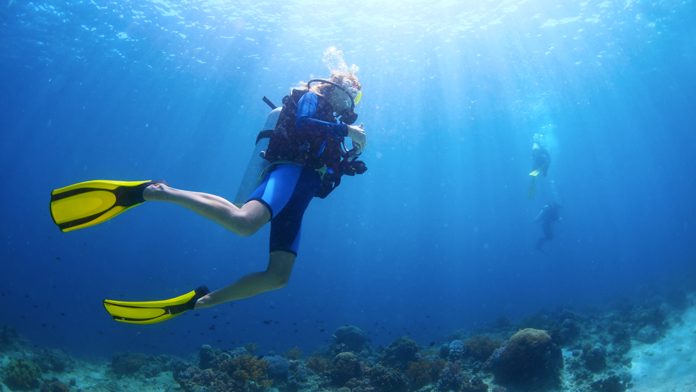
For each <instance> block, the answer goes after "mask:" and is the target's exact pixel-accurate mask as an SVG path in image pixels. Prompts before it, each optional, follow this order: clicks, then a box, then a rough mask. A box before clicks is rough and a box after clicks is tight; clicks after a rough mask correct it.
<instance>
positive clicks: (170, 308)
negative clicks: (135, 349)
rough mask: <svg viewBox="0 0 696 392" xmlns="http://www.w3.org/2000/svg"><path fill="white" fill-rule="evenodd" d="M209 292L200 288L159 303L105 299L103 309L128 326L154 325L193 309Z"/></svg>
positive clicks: (205, 288) (204, 288) (202, 287)
mask: <svg viewBox="0 0 696 392" xmlns="http://www.w3.org/2000/svg"><path fill="white" fill-rule="evenodd" d="M209 292H210V291H209V290H208V288H207V287H205V286H201V287H199V288H197V289H195V290H192V291H189V292H188V293H186V294H183V295H180V296H178V297H174V298H170V299H165V300H159V301H118V300H111V299H105V300H104V308H105V309H106V311H107V312H108V313H109V314H110V315H111V317H113V319H114V320H116V321H120V322H122V323H129V324H155V323H159V322H162V321H167V320H169V319H171V318H173V317H176V316H178V315H180V314H181V313H183V312H185V311H187V310H191V309H193V307H194V306H195V305H196V301H198V299H199V298H201V297H203V296H205V295H206V294H208V293H209Z"/></svg>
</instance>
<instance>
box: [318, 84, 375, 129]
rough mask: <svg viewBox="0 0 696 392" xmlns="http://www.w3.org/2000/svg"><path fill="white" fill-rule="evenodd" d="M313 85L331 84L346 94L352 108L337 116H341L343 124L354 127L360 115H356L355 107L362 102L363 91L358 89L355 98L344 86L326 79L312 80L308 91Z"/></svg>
mask: <svg viewBox="0 0 696 392" xmlns="http://www.w3.org/2000/svg"><path fill="white" fill-rule="evenodd" d="M313 83H326V84H330V85H332V86H333V87H335V88H337V89H339V90H340V91H342V92H343V93H345V94H346V97H347V98H348V99H347V101H348V102H350V108H349V109H346V110H344V111H342V112H339V113H337V114H338V115H339V116H340V120H341V122H343V123H346V124H348V125H352V124H353V123H355V121H356V120H357V119H358V114H357V113H355V105H357V104H358V103H359V102H360V99H361V98H362V91H360V90H357V89H356V90H357V94H356V95H355V97H353V95H352V94H351V93H350V92H348V90H347V89H346V88H345V87H344V86H341V85H340V84H338V83H334V82H332V81H330V80H326V79H312V80H310V81H309V82H307V89H308V90H309V89H311V85H312V84H313Z"/></svg>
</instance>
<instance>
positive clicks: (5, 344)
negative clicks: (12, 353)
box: [0, 325, 19, 351]
mask: <svg viewBox="0 0 696 392" xmlns="http://www.w3.org/2000/svg"><path fill="white" fill-rule="evenodd" d="M18 340H19V335H17V331H15V330H14V329H12V328H10V327H8V326H5V325H0V351H2V350H6V349H8V348H10V347H12V346H13V345H14V344H15V343H16V342H17V341H18Z"/></svg>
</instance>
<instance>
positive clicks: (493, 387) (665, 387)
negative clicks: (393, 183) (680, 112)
mask: <svg viewBox="0 0 696 392" xmlns="http://www.w3.org/2000/svg"><path fill="white" fill-rule="evenodd" d="M695 303H696V297H695V296H694V295H691V296H689V295H687V294H685V293H681V294H678V295H671V296H670V297H669V298H666V297H662V298H655V299H654V300H651V301H649V302H645V301H644V302H642V303H641V304H630V303H622V304H619V305H615V306H613V307H612V308H611V309H610V310H607V309H604V310H592V311H590V310H584V311H572V310H568V309H560V310H555V311H545V312H540V313H537V314H534V315H532V316H530V317H528V318H526V319H524V320H522V321H519V322H510V321H508V320H505V319H500V320H497V321H496V322H495V323H493V324H492V325H490V326H489V327H487V328H485V329H481V330H478V331H469V332H460V333H454V334H453V335H452V336H449V337H446V338H443V339H442V341H440V342H436V343H431V344H428V345H427V346H422V345H421V344H420V343H419V342H416V341H414V340H412V339H411V338H409V337H407V336H404V337H401V338H398V339H396V340H394V341H393V342H392V343H391V344H389V345H387V346H382V347H375V346H373V345H372V344H371V342H370V338H369V335H368V334H367V333H366V332H365V331H364V330H362V329H361V328H360V327H358V326H352V325H347V326H342V327H340V328H338V329H336V331H335V332H334V334H333V337H332V339H331V342H330V344H328V345H327V346H325V347H321V348H320V349H318V350H317V351H316V352H313V353H311V354H306V355H305V354H303V353H302V352H301V351H300V350H299V349H291V350H288V351H287V352H285V353H260V352H258V350H257V349H256V348H255V347H254V345H253V344H249V345H246V346H244V347H235V348H231V349H224V348H220V347H213V346H210V345H204V346H202V347H201V348H200V350H199V351H198V353H196V354H195V355H193V356H192V358H190V359H182V358H176V357H171V356H166V355H154V356H153V355H146V354H140V353H121V354H115V355H113V357H112V358H110V360H105V361H103V362H97V361H85V360H81V359H78V358H73V357H71V356H70V355H68V354H66V353H64V352H62V351H60V350H55V349H47V348H37V347H35V346H32V345H31V344H29V343H28V342H26V341H25V340H23V339H22V338H21V337H20V336H19V335H18V334H17V333H16V332H15V331H14V330H13V329H12V328H9V327H0V380H1V381H2V383H0V391H5V390H10V391H41V392H61V391H192V392H218V391H239V392H257V391H258V392H260V391H278V392H280V391H293V392H294V391H327V392H328V391H337V392H372V391H374V392H377V391H385V392H399V391H404V392H406V391H418V392H434V391H456V392H485V391H491V392H517V391H530V392H533V391H577V392H585V391H588V392H589V391H596V392H622V391H696V359H692V357H694V355H693V352H695V351H694V350H695V349H696V305H695Z"/></svg>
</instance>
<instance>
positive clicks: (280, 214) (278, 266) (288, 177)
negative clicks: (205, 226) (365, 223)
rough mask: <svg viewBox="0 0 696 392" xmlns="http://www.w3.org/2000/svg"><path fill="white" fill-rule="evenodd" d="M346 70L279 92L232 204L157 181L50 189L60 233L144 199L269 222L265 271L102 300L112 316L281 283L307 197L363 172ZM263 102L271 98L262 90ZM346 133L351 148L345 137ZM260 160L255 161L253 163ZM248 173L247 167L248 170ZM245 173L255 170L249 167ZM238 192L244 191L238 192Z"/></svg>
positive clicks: (351, 76)
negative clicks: (155, 295) (157, 295)
mask: <svg viewBox="0 0 696 392" xmlns="http://www.w3.org/2000/svg"><path fill="white" fill-rule="evenodd" d="M355 71H357V69H356V68H353V70H348V69H347V67H346V68H345V69H339V70H332V72H331V75H330V77H329V78H328V79H314V80H311V81H309V82H308V83H306V84H303V85H301V86H300V87H298V88H295V89H292V90H291V93H290V94H289V95H287V96H285V97H284V98H283V105H282V108H276V109H274V110H273V111H272V112H271V114H269V117H268V119H267V122H266V126H265V127H264V128H265V129H264V130H263V131H262V132H261V133H260V134H259V136H258V137H257V149H259V146H262V147H263V148H262V149H263V150H265V151H262V152H261V153H260V154H255V158H254V159H256V161H257V162H255V164H254V165H251V164H250V167H252V166H254V167H258V168H261V170H262V171H257V172H255V173H252V174H253V175H252V176H251V180H249V179H246V180H245V181H243V186H244V184H245V182H246V184H247V186H248V185H249V184H252V185H253V186H252V187H251V188H249V189H250V190H251V192H250V195H249V194H246V195H244V197H245V198H246V199H244V200H236V202H237V204H236V205H235V204H234V203H232V202H230V201H228V200H226V199H224V198H222V197H220V196H217V195H213V194H208V193H201V192H194V191H189V190H183V189H177V188H174V187H171V186H169V185H168V184H166V183H165V182H162V181H107V180H97V181H86V182H82V183H78V184H73V185H70V186H67V187H64V188H60V189H56V190H53V192H52V193H51V215H52V217H53V220H54V222H55V223H56V224H57V225H58V226H59V228H60V229H61V231H64V232H67V231H72V230H77V229H81V228H85V227H90V226H93V225H96V224H98V223H101V222H104V221H106V220H109V219H111V218H113V217H115V216H116V215H118V214H120V213H122V212H124V211H126V210H128V209H130V208H132V207H134V206H137V205H139V204H141V203H143V202H145V201H163V202H169V203H174V204H176V205H179V206H182V207H184V208H187V209H189V210H191V211H193V212H195V213H197V214H199V215H202V216H204V217H206V218H208V219H210V220H212V221H214V222H216V223H218V224H220V225H222V226H223V227H225V228H226V229H228V230H230V231H232V232H234V233H236V234H238V235H241V236H249V235H252V234H254V233H255V232H257V231H258V230H259V229H260V228H261V227H262V226H264V225H265V224H266V223H268V222H271V230H270V231H271V234H270V249H269V261H268V266H267V268H266V270H265V271H260V272H256V273H251V274H248V275H246V276H243V277H241V279H239V280H237V281H236V282H234V283H232V284H230V285H228V286H226V287H222V288H220V289H218V290H215V291H213V292H209V291H208V289H207V288H206V287H205V286H201V287H199V288H198V289H195V290H192V291H190V292H188V293H186V294H183V295H181V296H178V297H175V298H171V299H166V300H161V301H140V302H132V301H117V300H104V307H105V308H106V310H107V311H108V312H109V314H110V315H111V316H112V317H113V318H114V320H116V321H120V322H126V323H133V324H152V323H157V322H161V321H165V320H168V319H171V318H172V317H175V316H177V315H179V314H181V313H182V312H184V311H187V310H191V309H202V308H208V307H211V306H215V305H219V304H222V303H225V302H229V301H235V300H240V299H243V298H248V297H251V296H255V295H257V294H260V293H263V292H267V291H270V290H275V289H279V288H282V287H283V286H285V284H286V283H287V282H288V279H289V278H290V274H291V272H292V269H293V265H294V263H295V259H296V257H297V251H298V245H299V241H300V226H301V223H302V217H303V215H304V212H305V210H306V209H307V207H308V205H309V203H310V201H311V200H312V199H313V198H314V197H320V198H324V197H326V196H327V195H328V194H329V193H330V192H331V191H332V190H333V189H335V188H336V187H337V186H338V185H339V184H340V180H341V176H343V175H349V176H352V175H355V174H362V173H364V172H365V170H367V167H366V166H365V164H364V163H363V162H362V161H360V160H358V159H357V158H358V157H359V155H360V154H361V153H362V151H363V150H364V149H365V146H366V144H367V139H366V133H365V131H364V130H363V128H362V126H355V125H352V124H354V122H355V121H356V119H357V114H355V111H354V109H355V105H357V104H358V102H359V101H360V99H361V97H362V91H361V89H362V87H361V84H360V82H359V80H358V78H357V77H356V75H355ZM264 101H265V102H266V103H268V104H269V106H272V103H271V102H270V101H269V100H268V99H267V98H265V97H264ZM346 138H350V139H351V145H352V148H351V149H350V150H348V149H347V148H346V145H345V144H344V140H345V139H346ZM258 161H260V162H261V163H260V162H258ZM248 172H249V170H248ZM252 172H253V170H252ZM243 193H245V192H244V191H243V192H242V194H243Z"/></svg>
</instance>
